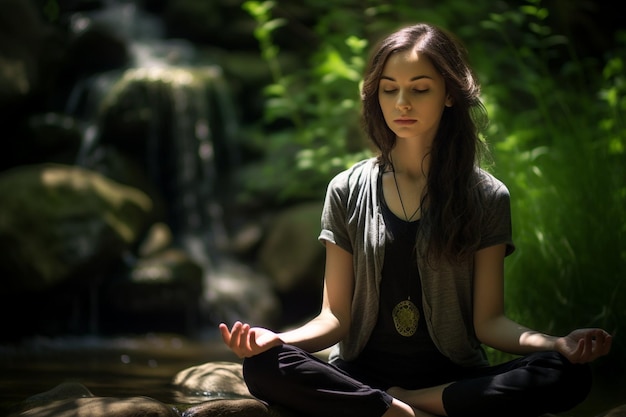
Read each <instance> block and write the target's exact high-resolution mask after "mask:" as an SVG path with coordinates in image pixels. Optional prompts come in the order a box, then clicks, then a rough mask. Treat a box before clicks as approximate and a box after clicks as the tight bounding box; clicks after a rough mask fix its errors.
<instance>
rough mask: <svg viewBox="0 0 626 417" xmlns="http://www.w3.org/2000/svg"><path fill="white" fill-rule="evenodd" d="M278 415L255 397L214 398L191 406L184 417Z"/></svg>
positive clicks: (261, 416) (255, 416)
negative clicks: (235, 398)
mask: <svg viewBox="0 0 626 417" xmlns="http://www.w3.org/2000/svg"><path fill="white" fill-rule="evenodd" d="M273 415H276V414H274V413H272V412H271V411H270V409H269V408H268V407H267V406H266V405H265V404H263V403H262V402H261V401H258V400H255V399H248V398H243V399H237V400H213V401H207V402H205V403H202V404H200V405H197V406H194V407H191V408H189V409H187V410H186V411H185V412H184V413H183V417H227V416H237V417H264V416H268V417H270V416H273Z"/></svg>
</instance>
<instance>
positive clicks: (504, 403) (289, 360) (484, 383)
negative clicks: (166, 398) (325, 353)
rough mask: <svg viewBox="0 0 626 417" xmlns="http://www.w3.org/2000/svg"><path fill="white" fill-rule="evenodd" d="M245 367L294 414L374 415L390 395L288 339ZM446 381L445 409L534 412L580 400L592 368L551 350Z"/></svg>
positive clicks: (260, 391) (273, 400)
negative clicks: (288, 342) (290, 342)
mask: <svg viewBox="0 0 626 417" xmlns="http://www.w3.org/2000/svg"><path fill="white" fill-rule="evenodd" d="M381 360H382V359H381ZM243 374H244V379H245V381H246V384H247V386H248V389H249V390H250V393H251V394H252V395H254V396H255V397H257V398H258V399H260V400H262V401H265V402H266V403H268V404H270V405H280V406H283V407H286V408H287V409H289V410H292V411H294V412H295V413H296V414H297V415H306V416H311V417H328V416H333V417H341V416H346V417H347V416H359V417H370V416H371V417H380V416H382V415H383V414H384V413H385V412H386V411H387V409H388V408H389V406H390V405H391V401H392V397H391V396H390V395H389V394H387V393H386V392H385V389H386V388H388V387H381V386H376V384H373V383H368V381H363V380H362V378H360V379H359V380H357V379H355V378H354V377H352V376H351V375H350V374H348V373H347V372H346V371H345V370H343V369H341V368H340V367H339V366H335V365H333V364H329V363H327V362H325V361H322V360H321V359H319V358H317V357H315V356H313V355H311V354H309V353H307V352H305V351H303V350H301V349H299V348H296V347H294V346H290V345H283V346H277V347H274V348H272V349H270V350H268V351H266V352H264V353H262V354H260V355H257V356H254V357H252V358H247V359H245V360H244V362H243ZM457 377H458V374H457ZM449 381H456V382H453V383H452V384H450V385H449V386H448V387H447V388H446V389H445V390H444V392H443V404H444V408H445V410H446V412H447V414H448V416H451V417H453V416H478V415H480V416H503V415H506V416H511V417H516V416H520V417H532V416H540V415H542V414H545V413H558V412H562V411H566V410H569V409H571V408H573V407H574V406H576V405H577V404H579V403H580V402H582V401H583V400H584V399H585V398H586V396H587V395H588V393H589V391H590V389H591V369H590V367H589V366H588V365H574V364H571V363H570V362H569V361H568V360H567V359H565V358H564V357H563V356H561V355H560V354H558V353H556V352H541V353H533V354H530V355H528V356H524V357H521V358H518V359H514V360H512V361H510V362H506V363H504V364H500V365H496V366H490V367H484V368H475V369H471V370H466V371H464V375H463V377H462V378H460V379H456V378H455V379H450V380H449ZM438 383H439V382H438Z"/></svg>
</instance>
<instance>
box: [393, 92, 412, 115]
mask: <svg viewBox="0 0 626 417" xmlns="http://www.w3.org/2000/svg"><path fill="white" fill-rule="evenodd" d="M410 108H411V103H409V101H408V100H406V99H405V98H404V94H402V93H400V94H398V100H396V109H398V110H401V111H408V110H409V109H410Z"/></svg>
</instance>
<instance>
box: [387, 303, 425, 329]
mask: <svg viewBox="0 0 626 417" xmlns="http://www.w3.org/2000/svg"><path fill="white" fill-rule="evenodd" d="M391 316H392V317H393V324H395V326H396V330H397V331H398V333H400V334H401V335H402V336H405V337H410V336H413V335H414V334H415V332H416V331H417V323H418V322H419V319H420V312H419V310H418V309H417V307H416V306H415V304H413V302H412V301H411V300H404V301H400V302H399V303H398V304H396V306H395V307H394V308H393V312H392V313H391Z"/></svg>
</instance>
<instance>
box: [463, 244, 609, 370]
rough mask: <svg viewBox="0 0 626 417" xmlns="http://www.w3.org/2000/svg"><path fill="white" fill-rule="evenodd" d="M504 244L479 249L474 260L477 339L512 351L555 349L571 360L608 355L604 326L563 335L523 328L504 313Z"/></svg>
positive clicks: (586, 359) (577, 360)
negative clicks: (558, 335)
mask: <svg viewBox="0 0 626 417" xmlns="http://www.w3.org/2000/svg"><path fill="white" fill-rule="evenodd" d="M504 253H505V245H496V246H491V247H488V248H485V249H482V250H480V251H478V252H477V253H476V255H475V262H474V328H475V331H476V336H477V337H478V339H479V340H480V341H481V342H482V343H484V344H486V345H488V346H491V347H493V348H495V349H498V350H502V351H504V352H509V353H513V354H526V353H530V352H533V351H542V350H556V351H558V352H560V353H561V354H563V355H564V356H566V357H567V358H568V359H569V360H570V361H571V362H575V363H576V362H590V361H592V360H594V359H596V358H598V357H600V356H602V355H606V354H607V353H608V352H609V350H610V347H611V336H610V335H609V334H608V333H607V332H605V331H604V330H602V329H577V330H574V331H573V332H571V333H570V334H568V335H567V336H563V337H556V336H551V335H547V334H544V333H540V332H538V331H535V330H532V329H529V328H527V327H524V326H522V325H520V324H518V323H516V322H514V321H512V320H510V319H509V318H507V317H506V315H505V313H504Z"/></svg>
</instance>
